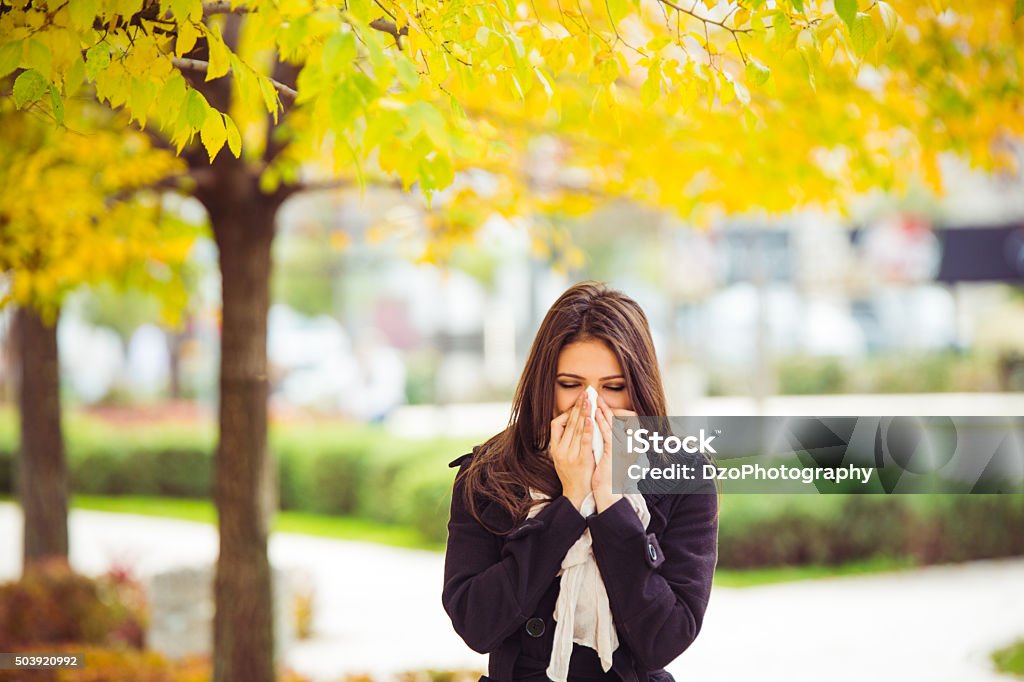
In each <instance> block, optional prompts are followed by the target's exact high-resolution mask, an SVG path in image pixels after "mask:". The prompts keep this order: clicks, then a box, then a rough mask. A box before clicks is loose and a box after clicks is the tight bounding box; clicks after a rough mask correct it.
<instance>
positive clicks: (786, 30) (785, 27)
mask: <svg viewBox="0 0 1024 682" xmlns="http://www.w3.org/2000/svg"><path fill="white" fill-rule="evenodd" d="M772 29H773V30H774V31H775V42H776V43H777V44H780V45H781V44H782V41H784V40H785V39H786V36H788V35H789V34H790V32H791V31H792V30H793V28H792V24H790V23H789V17H788V16H786V13H785V12H776V13H775V15H774V16H772Z"/></svg>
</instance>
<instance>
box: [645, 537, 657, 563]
mask: <svg viewBox="0 0 1024 682" xmlns="http://www.w3.org/2000/svg"><path fill="white" fill-rule="evenodd" d="M647 553H648V554H650V555H651V561H657V560H658V550H656V549H654V543H653V542H648V543H647Z"/></svg>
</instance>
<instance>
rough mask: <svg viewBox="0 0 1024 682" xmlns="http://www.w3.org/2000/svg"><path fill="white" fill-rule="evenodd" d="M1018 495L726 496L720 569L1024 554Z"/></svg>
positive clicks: (1023, 500) (1023, 507)
mask: <svg viewBox="0 0 1024 682" xmlns="http://www.w3.org/2000/svg"><path fill="white" fill-rule="evenodd" d="M1020 528H1024V495H726V496H723V498H722V507H721V521H720V524H719V565H720V566H722V567H727V568H755V567H764V566H795V565H805V564H818V565H839V564H843V563H846V562H848V561H860V560H866V559H910V560H912V561H913V562H915V563H920V564H933V563H946V562H954V561H966V560H970V559H989V558H996V557H1005V556H1019V555H1022V554H1024V534H1021V533H1020V532H1019V529H1020Z"/></svg>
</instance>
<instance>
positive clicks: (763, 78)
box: [745, 58, 771, 85]
mask: <svg viewBox="0 0 1024 682" xmlns="http://www.w3.org/2000/svg"><path fill="white" fill-rule="evenodd" d="M745 70H746V73H747V80H748V81H750V82H751V83H752V84H754V85H764V84H765V83H767V82H768V78H769V76H771V71H769V70H768V67H767V66H765V65H764V64H762V63H761V62H759V61H757V60H756V59H753V58H751V59H750V60H749V61H747V67H746V69H745Z"/></svg>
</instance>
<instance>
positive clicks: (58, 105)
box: [49, 85, 64, 126]
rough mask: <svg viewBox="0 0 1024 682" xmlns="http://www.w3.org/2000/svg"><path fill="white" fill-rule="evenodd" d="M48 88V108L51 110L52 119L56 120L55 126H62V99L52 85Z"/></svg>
mask: <svg viewBox="0 0 1024 682" xmlns="http://www.w3.org/2000/svg"><path fill="white" fill-rule="evenodd" d="M49 88H50V106H51V107H52V108H53V117H54V118H55V119H56V120H57V125H59V126H62V125H64V98H63V97H61V96H60V92H58V91H57V88H55V87H53V85H50V86H49Z"/></svg>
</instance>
